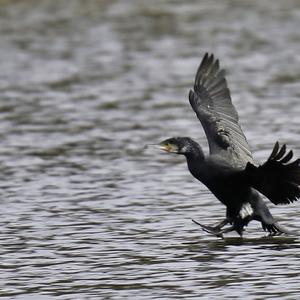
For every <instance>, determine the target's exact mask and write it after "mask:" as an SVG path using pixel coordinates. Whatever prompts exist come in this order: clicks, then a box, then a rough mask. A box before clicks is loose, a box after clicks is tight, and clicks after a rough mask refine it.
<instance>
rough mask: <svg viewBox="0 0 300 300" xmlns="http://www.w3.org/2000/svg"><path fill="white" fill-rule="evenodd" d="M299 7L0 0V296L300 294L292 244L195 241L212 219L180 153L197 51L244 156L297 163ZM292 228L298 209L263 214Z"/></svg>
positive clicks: (255, 237) (213, 209)
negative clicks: (241, 140)
mask: <svg viewBox="0 0 300 300" xmlns="http://www.w3.org/2000/svg"><path fill="white" fill-rule="evenodd" d="M299 26H300V3H299V1H291V0H286V1H279V0H275V1H273V0H268V1H267V0H266V1H259V0H256V1H238V0H235V1H233V0H224V1H212V0H209V1H208V0H207V1H195V0H194V1H193V0H192V1H176V0H173V1H171V0H166V1H163V0H157V1H146V0H123V1H121V0H120V1H116V0H109V1H108V0H107V1H105V0H102V1H101V0H99V1H96V0H95V1H92V0H86V1H77V0H76V1H52V0H48V1H47V0H39V1H37V0H36V1H34V0H27V1H13V0H12V1H8V0H7V1H3V0H2V1H0V143H1V147H0V166H1V174H0V177H1V183H0V185H1V208H0V209H1V210H0V211H1V219H0V226H1V227H0V228H1V230H0V255H1V262H0V268H1V271H0V298H3V299H17V300H19V299H42V300H44V299H46V300H47V299H145V300H146V299H299V297H300V285H299V283H300V254H299V249H300V241H299V238H274V239H270V238H265V237H264V236H265V234H264V233H263V232H262V230H261V229H260V226H259V224H257V223H253V224H251V225H250V226H249V227H248V229H247V232H246V234H245V236H246V238H245V239H244V240H241V239H239V238H237V237H234V236H232V237H229V238H228V239H226V240H219V239H217V238H214V237H212V236H209V235H207V234H206V233H204V232H202V231H201V230H200V229H199V228H198V227H197V226H196V225H195V224H193V223H192V222H191V218H195V219H197V220H201V221H203V223H206V224H212V223H215V222H216V221H217V220H220V219H221V218H222V217H223V215H224V208H223V207H222V206H221V204H219V203H218V201H217V200H215V199H214V197H213V196H212V195H211V194H210V193H209V192H208V191H207V190H206V189H205V188H204V187H203V186H202V185H201V184H199V183H198V182H196V180H194V179H193V178H192V177H191V176H190V175H189V174H188V172H187V169H186V165H185V162H184V160H183V158H182V157H174V156H169V155H164V154H161V153H158V152H155V151H149V150H147V151H145V150H144V148H143V147H144V145H145V144H147V143H155V142H157V141H160V140H162V139H164V138H167V137H170V136H173V135H189V136H191V137H194V138H195V139H198V140H199V141H200V142H201V143H202V144H203V145H204V147H205V149H207V147H206V144H205V137H204V133H203V131H202V129H201V126H200V124H199V123H198V121H197V120H196V118H195V117H194V114H193V112H192V110H191V108H190V107H189V105H188V100H187V94H188V90H189V88H190V87H191V85H192V83H193V78H194V74H195V71H196V68H197V66H198V64H199V62H200V60H201V57H202V56H203V54H204V53H205V52H206V51H210V52H214V53H215V54H216V55H217V56H218V57H220V59H221V64H222V66H223V67H225V68H226V69H227V70H228V72H227V78H228V81H229V86H230V88H231V92H232V97H233V101H234V103H235V105H236V107H237V109H238V111H239V114H240V119H241V123H242V126H243V128H244V131H245V133H246V135H247V137H248V140H249V143H250V144H251V146H252V149H253V152H254V156H255V158H256V159H257V160H259V161H263V160H264V159H265V158H266V157H267V156H268V155H269V152H270V149H271V147H272V146H273V144H274V142H275V141H276V140H277V139H278V140H280V141H281V142H286V143H288V145H289V146H290V147H292V148H293V149H295V151H296V153H297V154H298V156H300V118H299V114H300V88H299V83H300V68H299V66H300V31H299ZM270 207H271V210H272V212H273V213H274V214H275V215H276V216H277V217H278V218H279V219H280V220H281V223H282V224H283V225H285V226H286V227H288V228H290V229H293V230H300V222H299V216H300V206H299V203H298V204H297V203H296V204H294V205H291V206H289V207H287V206H281V207H274V206H273V205H271V204H270Z"/></svg>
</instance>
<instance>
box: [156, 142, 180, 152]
mask: <svg viewBox="0 0 300 300" xmlns="http://www.w3.org/2000/svg"><path fill="white" fill-rule="evenodd" d="M159 149H160V150H163V151H166V152H171V153H177V151H178V149H177V147H176V146H175V145H172V144H169V143H168V144H159Z"/></svg>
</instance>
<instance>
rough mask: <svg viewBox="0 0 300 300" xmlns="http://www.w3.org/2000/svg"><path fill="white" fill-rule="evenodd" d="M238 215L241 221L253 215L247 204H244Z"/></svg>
mask: <svg viewBox="0 0 300 300" xmlns="http://www.w3.org/2000/svg"><path fill="white" fill-rule="evenodd" d="M239 215H240V217H241V218H242V219H245V218H246V217H251V216H252V215H253V209H252V207H251V204H250V203H248V202H247V203H244V204H243V206H242V208H241V210H240V212H239Z"/></svg>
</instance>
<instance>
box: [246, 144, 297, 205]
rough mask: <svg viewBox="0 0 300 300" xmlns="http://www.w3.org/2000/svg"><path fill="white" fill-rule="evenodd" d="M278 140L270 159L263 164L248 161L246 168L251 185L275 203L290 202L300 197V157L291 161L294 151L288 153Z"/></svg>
mask: <svg viewBox="0 0 300 300" xmlns="http://www.w3.org/2000/svg"><path fill="white" fill-rule="evenodd" d="M286 152H287V151H286V145H283V146H282V147H280V146H279V143H278V142H276V144H275V146H274V148H273V151H272V153H271V155H270V157H269V158H268V160H267V161H266V162H265V163H264V164H262V165H261V166H258V167H257V166H255V165H253V164H251V163H248V164H247V166H246V169H245V173H246V176H247V179H248V180H249V182H250V185H251V186H252V187H253V188H255V189H256V190H258V191H259V192H260V193H262V194H263V195H265V196H266V197H267V198H268V199H269V200H270V201H271V202H273V203H274V204H289V203H291V202H294V201H297V200H298V199H299V198H300V159H296V160H295V161H293V162H291V159H292V157H293V151H292V150H290V151H289V152H288V153H286Z"/></svg>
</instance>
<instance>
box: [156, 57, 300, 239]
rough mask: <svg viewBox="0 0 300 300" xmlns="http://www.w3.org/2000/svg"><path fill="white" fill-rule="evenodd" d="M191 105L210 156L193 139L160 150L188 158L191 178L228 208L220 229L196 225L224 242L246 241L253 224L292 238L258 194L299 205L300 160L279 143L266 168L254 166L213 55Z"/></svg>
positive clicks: (181, 139)
mask: <svg viewBox="0 0 300 300" xmlns="http://www.w3.org/2000/svg"><path fill="white" fill-rule="evenodd" d="M189 101H190V104H191V106H192V108H193V110H194V112H195V113H196V115H197V117H198V119H199V120H200V122H201V124H202V126H203V128H204V131H205V134H206V137H207V140H208V145H209V152H210V153H209V155H205V154H204V152H203V151H202V148H201V147H200V145H199V144H198V143H197V142H195V141H194V140H192V139H191V138H189V137H174V138H169V139H167V140H164V141H163V142H161V143H160V144H159V148H160V149H161V150H164V151H167V152H171V153H176V154H182V155H184V156H185V157H186V160H187V165H188V169H189V170H190V172H191V173H192V175H193V176H194V177H195V178H197V179H198V180H199V181H201V182H202V183H203V184H204V185H206V186H207V188H208V189H209V190H210V191H211V192H212V193H213V194H214V195H215V196H216V198H218V199H219V200H220V201H221V202H222V203H223V204H224V205H225V206H226V218H225V219H224V220H222V222H220V223H219V224H217V225H216V226H206V225H202V224H201V223H198V222H196V221H194V222H195V223H197V224H198V225H200V226H201V227H202V229H203V230H204V231H207V232H209V233H213V234H215V235H216V236H220V237H222V236H223V233H226V232H230V231H234V230H235V231H236V232H237V233H238V234H240V235H241V236H242V233H243V231H244V227H245V226H247V225H248V223H249V222H250V221H252V220H257V221H259V222H261V225H262V228H263V229H264V230H265V231H268V232H269V233H270V235H280V234H283V233H289V231H287V230H286V229H284V228H283V227H282V226H280V225H279V224H278V222H277V221H276V219H275V218H274V217H273V216H272V215H271V213H270V211H269V209H268V207H267V206H266V204H265V202H264V201H263V200H262V197H261V195H260V194H259V193H261V194H263V195H264V196H266V197H267V198H268V199H269V200H270V201H271V202H273V203H274V204H289V203H291V202H293V201H296V200H298V198H299V197H300V188H299V185H300V159H297V160H295V161H293V162H291V159H292V156H293V152H292V151H289V152H287V150H286V145H283V146H280V145H279V143H278V142H276V144H275V146H274V148H273V151H272V153H271V155H270V157H269V158H268V160H267V161H266V162H265V163H264V164H262V165H256V164H255V163H254V161H253V157H252V153H251V150H250V148H249V145H248V142H247V140H246V137H245V135H244V133H243V131H242V129H241V127H240V125H239V118H238V114H237V111H236V109H235V107H234V106H233V104H232V102H231V97H230V91H229V89H228V87H227V82H226V79H225V72H224V70H223V69H220V66H219V60H218V59H215V58H214V55H213V54H211V55H209V54H208V53H206V54H205V56H204V57H203V59H202V62H201V64H200V66H199V68H198V70H197V74H196V78H195V84H194V90H190V93H189ZM228 224H229V225H228ZM225 225H228V227H225Z"/></svg>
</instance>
